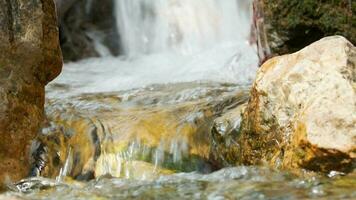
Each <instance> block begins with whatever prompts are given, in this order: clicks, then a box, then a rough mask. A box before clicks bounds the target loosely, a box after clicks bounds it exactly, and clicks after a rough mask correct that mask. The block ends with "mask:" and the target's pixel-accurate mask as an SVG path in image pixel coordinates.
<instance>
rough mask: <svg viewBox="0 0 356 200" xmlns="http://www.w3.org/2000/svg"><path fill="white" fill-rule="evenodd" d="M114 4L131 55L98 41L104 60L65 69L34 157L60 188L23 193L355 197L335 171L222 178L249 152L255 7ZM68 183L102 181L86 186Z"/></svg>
mask: <svg viewBox="0 0 356 200" xmlns="http://www.w3.org/2000/svg"><path fill="white" fill-rule="evenodd" d="M115 2H116V17H117V23H118V30H119V33H120V37H121V45H122V48H123V51H124V55H122V56H120V57H110V56H108V57H105V56H104V55H107V51H106V50H105V47H103V46H102V45H103V44H101V43H100V40H99V39H98V41H97V43H96V47H97V48H98V50H101V51H99V52H101V54H102V55H103V57H101V58H92V59H87V60H82V61H80V62H76V63H67V64H65V66H64V68H63V72H62V74H61V75H60V76H59V77H58V78H57V79H56V80H55V81H54V82H53V83H51V84H49V86H48V87H47V88H46V91H47V101H46V115H47V122H48V123H47V127H46V128H44V129H43V131H42V133H41V134H40V136H39V138H38V140H39V141H37V142H36V144H38V145H37V146H36V145H34V146H36V147H37V148H39V149H40V150H39V149H37V151H35V152H36V154H35V155H36V157H35V158H34V161H35V163H34V166H35V167H34V172H35V173H40V175H41V176H44V177H47V178H51V179H44V178H40V177H35V178H31V179H26V180H24V181H22V182H19V183H18V184H16V185H15V186H16V187H15V188H14V190H19V191H21V192H26V193H21V194H19V193H15V194H14V195H15V196H20V197H21V199H66V200H67V199H310V198H319V197H320V198H330V199H341V198H344V197H345V194H346V193H347V192H348V193H350V194H351V195H349V196H350V198H349V199H352V197H355V196H356V194H355V192H354V191H355V190H354V186H355V181H354V180H355V179H354V177H352V176H351V177H350V176H345V177H339V175H338V173H337V172H334V173H333V174H331V176H335V177H336V178H335V180H336V181H334V180H331V179H325V178H323V177H314V176H313V177H312V178H310V177H308V176H306V177H296V176H294V175H292V174H287V173H283V172H278V171H275V170H269V169H266V168H264V167H253V166H250V167H244V166H239V167H234V168H223V169H221V170H220V171H216V172H213V171H214V170H216V169H219V168H221V167H226V166H231V165H233V166H234V165H235V163H229V160H233V159H234V157H235V156H237V155H239V153H238V152H236V153H235V152H234V153H231V154H230V152H229V151H226V150H227V149H230V148H231V149H236V151H238V150H239V149H240V148H239V146H238V144H237V143H236V141H234V140H233V139H234V136H235V135H234V134H237V131H235V132H234V130H235V129H237V128H238V127H239V123H240V122H241V113H240V111H241V110H242V109H243V105H242V104H243V103H245V102H246V101H247V99H248V90H249V84H250V83H251V81H252V79H253V78H254V75H255V73H256V70H257V63H258V61H257V60H258V59H257V55H256V52H255V49H254V47H253V46H251V45H249V44H248V42H247V41H248V37H249V36H248V34H249V28H250V19H251V16H250V6H251V5H250V1H248V0H116V1H115ZM90 4H91V1H88V5H90ZM94 36H95V35H94ZM94 36H93V37H92V38H93V39H96V38H97V37H94ZM246 85H247V87H246ZM238 111H239V112H238ZM220 116H221V117H220ZM224 138H225V139H224ZM218 142H219V143H218ZM217 144H219V145H217ZM36 147H34V148H36ZM227 157H228V158H229V159H225V158H227ZM235 161H237V160H235ZM219 162H220V163H219ZM233 162H234V161H233ZM211 172H212V173H211ZM202 173H207V174H202ZM108 175H109V176H108ZM111 176H113V177H116V178H110V177H111ZM68 177H70V178H74V179H76V180H90V179H93V178H96V179H95V180H91V181H89V182H80V183H79V182H75V181H74V182H73V181H67V180H68V179H67V178H68ZM323 183H324V184H323ZM339 188H342V189H339ZM38 189H40V190H38ZM7 195H9V197H10V198H11V196H12V195H13V194H11V193H10V194H7ZM347 197H348V196H346V198H347ZM353 199H354V198H353Z"/></svg>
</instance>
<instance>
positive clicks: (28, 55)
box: [0, 0, 62, 185]
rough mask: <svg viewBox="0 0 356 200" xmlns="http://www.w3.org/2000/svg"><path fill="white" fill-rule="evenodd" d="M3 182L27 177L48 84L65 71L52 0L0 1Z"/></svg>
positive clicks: (0, 165)
mask: <svg viewBox="0 0 356 200" xmlns="http://www.w3.org/2000/svg"><path fill="white" fill-rule="evenodd" d="M0 8H1V9H0V25H1V26H0V51H1V53H0V160H1V162H0V185H1V184H3V183H4V181H5V180H6V181H15V180H19V179H20V178H23V177H25V176H27V175H28V171H29V166H30V161H29V157H30V153H29V151H30V145H31V140H32V139H33V138H34V137H35V135H36V134H37V132H38V130H39V127H40V124H41V122H42V117H43V106H44V86H45V85H46V84H47V83H48V82H49V81H51V80H52V79H54V78H55V77H56V76H57V75H58V74H59V73H60V71H61V66H62V57H61V51H60V47H59V41H58V28H57V19H56V15H55V5H54V3H53V1H52V0H43V1H38V0H11V1H8V0H0Z"/></svg>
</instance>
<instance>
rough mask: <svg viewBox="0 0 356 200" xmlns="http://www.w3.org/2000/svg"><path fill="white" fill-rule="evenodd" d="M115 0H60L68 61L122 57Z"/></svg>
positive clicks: (62, 34)
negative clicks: (108, 56) (111, 56)
mask: <svg viewBox="0 0 356 200" xmlns="http://www.w3.org/2000/svg"><path fill="white" fill-rule="evenodd" d="M114 3H115V2H114V1H113V0H81V1H75V0H56V4H57V13H58V18H59V22H60V41H61V47H62V50H63V57H64V60H65V61H76V60H79V59H83V58H87V57H97V56H105V55H110V54H112V55H118V54H119V53H120V47H119V34H118V31H117V28H116V27H117V26H116V20H115V16H114V8H115V5H114Z"/></svg>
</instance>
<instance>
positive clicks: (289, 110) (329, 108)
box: [238, 36, 356, 172]
mask: <svg viewBox="0 0 356 200" xmlns="http://www.w3.org/2000/svg"><path fill="white" fill-rule="evenodd" d="M355 66H356V48H355V47H354V46H353V45H352V44H351V43H350V42H348V41H347V40H346V39H345V38H343V37H341V36H332V37H326V38H323V39H321V40H319V41H317V42H315V43H313V44H311V45H310V46H307V47H305V48H304V49H302V50H301V51H299V52H297V53H294V54H290V55H284V56H280V57H275V58H272V59H270V60H268V61H267V62H266V63H265V64H264V65H263V66H262V67H261V68H260V70H259V71H258V74H257V77H256V80H255V82H254V84H253V88H252V90H251V99H250V101H249V103H248V105H247V107H246V110H245V112H244V114H243V122H242V126H241V130H240V133H239V134H240V136H239V138H238V141H239V144H240V148H241V152H240V159H241V162H242V163H244V164H261V163H268V164H270V165H272V166H277V167H282V168H289V169H295V168H304V169H309V170H315V171H322V172H328V171H330V170H334V171H344V172H349V171H351V170H352V169H353V168H354V167H355V158H356V68H355Z"/></svg>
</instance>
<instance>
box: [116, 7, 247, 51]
mask: <svg viewBox="0 0 356 200" xmlns="http://www.w3.org/2000/svg"><path fill="white" fill-rule="evenodd" d="M248 5H249V1H248V0H134V1H133V0H117V1H116V18H117V27H118V29H119V33H120V35H121V39H122V41H121V45H122V47H123V50H124V53H125V54H126V55H130V56H136V55H141V54H150V53H159V52H167V51H174V52H177V53H181V54H192V53H195V52H197V51H199V50H202V49H207V48H212V47H214V46H215V45H216V44H219V43H227V42H236V41H239V40H246V38H247V37H248V34H249V28H250V27H249V26H250V17H249V9H246V8H244V7H246V6H248Z"/></svg>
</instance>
